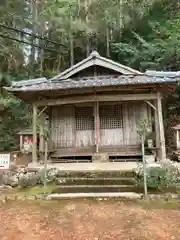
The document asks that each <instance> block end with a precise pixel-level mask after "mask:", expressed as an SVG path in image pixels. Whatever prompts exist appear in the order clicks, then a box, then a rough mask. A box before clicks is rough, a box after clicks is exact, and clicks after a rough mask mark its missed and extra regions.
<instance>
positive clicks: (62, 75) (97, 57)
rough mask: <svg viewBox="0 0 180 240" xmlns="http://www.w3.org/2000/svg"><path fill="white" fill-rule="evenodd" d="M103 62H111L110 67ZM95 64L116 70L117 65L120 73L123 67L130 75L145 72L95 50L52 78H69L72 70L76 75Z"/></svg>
mask: <svg viewBox="0 0 180 240" xmlns="http://www.w3.org/2000/svg"><path fill="white" fill-rule="evenodd" d="M98 60H99V61H98ZM103 62H104V63H107V64H109V67H107V66H103V64H102V63H103ZM88 63H89V65H88ZM85 64H87V66H85ZM83 65H84V67H83ZM93 65H97V66H98V65H99V66H102V67H106V68H109V69H112V70H114V67H115V68H116V70H115V71H117V72H119V73H121V71H122V69H124V70H125V71H126V72H127V73H124V74H125V75H129V74H134V75H137V74H138V75H142V74H143V73H141V72H140V71H138V70H135V69H132V68H130V67H128V66H125V65H122V64H120V63H117V62H115V61H113V60H111V59H108V58H105V57H102V56H100V55H99V53H97V52H96V51H93V52H92V53H91V54H90V55H89V57H87V58H85V59H83V60H82V61H80V62H78V63H76V64H75V65H73V66H72V67H70V68H68V69H66V70H64V71H63V72H61V73H59V74H58V75H56V76H55V77H53V78H51V80H52V81H53V80H56V79H63V78H69V77H71V72H72V75H74V74H75V73H77V72H80V71H81V70H83V69H86V68H88V67H90V66H93ZM81 67H82V68H81ZM78 68H79V69H78ZM76 69H77V71H75V70H76Z"/></svg>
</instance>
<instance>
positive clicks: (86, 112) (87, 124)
mask: <svg viewBox="0 0 180 240" xmlns="http://www.w3.org/2000/svg"><path fill="white" fill-rule="evenodd" d="M93 115H94V114H93V106H80V107H75V122H76V147H79V148H84V147H89V146H93V145H94V116H93Z"/></svg>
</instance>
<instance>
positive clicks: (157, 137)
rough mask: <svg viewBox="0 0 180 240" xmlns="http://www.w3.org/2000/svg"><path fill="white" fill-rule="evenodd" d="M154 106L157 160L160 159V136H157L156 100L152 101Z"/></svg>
mask: <svg viewBox="0 0 180 240" xmlns="http://www.w3.org/2000/svg"><path fill="white" fill-rule="evenodd" d="M154 106H155V108H156V110H155V111H154V127H155V147H156V160H157V161H159V160H160V159H161V154H160V137H159V120H158V109H157V100H156V101H154Z"/></svg>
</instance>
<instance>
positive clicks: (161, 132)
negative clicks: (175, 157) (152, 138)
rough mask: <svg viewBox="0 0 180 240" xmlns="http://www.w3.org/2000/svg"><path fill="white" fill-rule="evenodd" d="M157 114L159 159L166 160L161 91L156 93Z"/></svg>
mask: <svg viewBox="0 0 180 240" xmlns="http://www.w3.org/2000/svg"><path fill="white" fill-rule="evenodd" d="M157 114H158V122H159V145H160V160H161V161H164V160H166V146H165V136H164V125H163V114H162V102H161V93H160V92H158V93H157Z"/></svg>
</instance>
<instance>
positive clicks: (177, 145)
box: [176, 129, 180, 149]
mask: <svg viewBox="0 0 180 240" xmlns="http://www.w3.org/2000/svg"><path fill="white" fill-rule="evenodd" d="M176 147H177V149H179V148H180V144H179V129H177V130H176Z"/></svg>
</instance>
